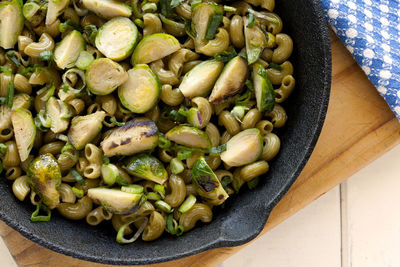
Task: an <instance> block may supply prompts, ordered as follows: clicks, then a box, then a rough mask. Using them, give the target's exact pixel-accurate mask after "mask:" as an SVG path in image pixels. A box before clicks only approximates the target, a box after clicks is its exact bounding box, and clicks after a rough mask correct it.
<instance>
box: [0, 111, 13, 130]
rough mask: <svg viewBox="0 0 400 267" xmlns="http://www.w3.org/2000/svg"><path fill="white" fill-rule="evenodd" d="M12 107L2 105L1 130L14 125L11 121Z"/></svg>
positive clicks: (0, 113)
mask: <svg viewBox="0 0 400 267" xmlns="http://www.w3.org/2000/svg"><path fill="white" fill-rule="evenodd" d="M11 114H12V112H11V109H10V108H9V107H7V106H6V105H1V106H0V131H3V130H5V129H7V128H8V127H10V126H12V123H11Z"/></svg>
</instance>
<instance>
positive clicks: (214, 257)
mask: <svg viewBox="0 0 400 267" xmlns="http://www.w3.org/2000/svg"><path fill="white" fill-rule="evenodd" d="M331 40H332V58H333V73H332V75H333V80H332V92H331V99H330V103H329V108H328V114H327V117H326V121H325V125H324V127H323V129H322V133H321V136H320V138H319V140H318V143H317V146H316V147H315V150H314V152H313V154H312V155H311V158H310V160H309V162H308V163H307V165H306V167H305V168H304V170H303V171H302V173H301V174H300V176H299V178H298V179H297V181H296V182H295V183H294V184H293V186H292V188H291V189H290V190H289V192H288V193H287V194H286V195H285V197H284V198H283V199H282V200H281V201H280V203H279V204H278V205H277V206H276V207H275V208H274V210H273V211H272V213H271V216H270V218H269V220H268V222H267V224H266V226H265V229H264V231H263V232H262V233H261V234H265V233H266V232H268V231H269V230H270V229H272V228H273V227H275V226H276V225H278V224H279V223H281V222H282V221H283V220H285V219H287V218H288V217H289V216H291V215H293V214H294V213H296V212H297V211H299V210H300V209H302V208H304V207H305V206H306V205H308V204H309V203H310V202H312V201H313V200H315V199H317V198H318V197H320V196H321V195H323V194H324V193H326V192H327V191H329V190H330V189H331V188H333V187H334V186H336V185H337V184H339V183H341V182H343V181H344V180H345V179H347V178H348V177H349V176H351V175H352V174H353V173H355V172H356V171H358V170H360V169H361V168H363V167H364V166H365V165H367V164H368V163H370V162H371V161H373V160H374V159H376V158H377V157H379V156H380V155H382V154H384V153H385V152H387V151H388V150H390V149H391V148H393V147H394V146H395V145H396V144H399V143H400V123H399V121H398V120H397V119H396V118H395V116H394V115H393V113H392V112H391V111H390V109H389V108H388V106H387V105H386V103H385V102H384V101H383V99H382V98H381V97H380V96H379V95H378V93H377V92H376V89H375V88H374V87H373V85H372V84H371V83H370V82H369V81H368V79H367V77H366V76H365V74H364V73H363V72H362V70H361V69H360V68H359V66H358V65H357V64H356V62H355V61H354V60H353V58H352V57H351V55H350V54H349V53H348V51H347V50H346V49H345V47H344V46H343V45H342V43H341V42H340V40H339V39H338V38H337V37H336V36H334V34H331ZM0 235H1V236H2V237H3V238H4V240H5V242H6V244H7V246H8V248H9V249H10V252H11V254H12V255H13V257H14V259H15V261H16V262H17V264H18V265H19V266H21V267H24V266H30V267H34V266H40V267H43V266H77V267H78V266H79V267H88V266H91V267H96V266H98V267H101V266H105V265H100V264H93V263H89V262H85V261H81V260H77V259H73V258H70V257H67V256H64V255H61V254H58V253H56V252H53V251H50V250H48V249H45V248H42V247H40V246H38V245H36V244H34V243H32V242H31V241H29V240H27V239H25V238H24V237H22V236H21V235H20V234H19V233H17V232H16V231H14V230H12V229H11V228H9V227H8V226H6V225H5V224H4V223H2V222H1V223H0ZM240 248H241V247H233V248H219V249H214V250H211V251H207V252H204V253H201V254H198V255H195V256H191V257H188V258H184V259H181V260H177V261H173V262H168V263H163V264H158V265H153V266H156V267H172V266H173V267H194V266H199V267H204V266H216V265H217V264H219V263H220V262H222V261H223V260H224V259H226V258H228V257H229V256H230V255H232V254H233V253H235V252H236V251H237V250H239V249H240Z"/></svg>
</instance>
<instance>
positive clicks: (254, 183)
mask: <svg viewBox="0 0 400 267" xmlns="http://www.w3.org/2000/svg"><path fill="white" fill-rule="evenodd" d="M259 182H260V178H259V177H256V178H254V179H253V180H251V181H248V182H247V187H248V188H249V189H250V190H253V189H254V188H256V187H257V185H258V183H259Z"/></svg>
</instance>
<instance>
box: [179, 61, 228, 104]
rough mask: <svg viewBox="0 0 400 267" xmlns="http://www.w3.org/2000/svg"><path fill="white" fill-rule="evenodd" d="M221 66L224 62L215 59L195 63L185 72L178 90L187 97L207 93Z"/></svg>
mask: <svg viewBox="0 0 400 267" xmlns="http://www.w3.org/2000/svg"><path fill="white" fill-rule="evenodd" d="M223 67H224V63H222V62H221V61H218V60H215V59H213V60H207V61H204V62H202V63H200V64H198V65H196V66H195V67H194V68H193V69H191V70H190V71H189V72H188V73H186V74H185V76H184V77H183V80H182V82H181V84H180V85H179V90H180V91H181V92H182V94H183V95H184V96H185V97H187V98H194V97H196V96H206V95H208V93H209V92H210V91H211V88H212V87H213V85H214V83H215V81H216V80H217V78H218V76H219V74H220V73H221V71H222V68H223Z"/></svg>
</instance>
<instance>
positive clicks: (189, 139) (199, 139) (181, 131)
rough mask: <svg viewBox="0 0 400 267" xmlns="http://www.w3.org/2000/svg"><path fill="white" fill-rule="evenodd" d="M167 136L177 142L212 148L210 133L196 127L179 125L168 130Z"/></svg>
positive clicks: (190, 145) (189, 145) (195, 146)
mask: <svg viewBox="0 0 400 267" xmlns="http://www.w3.org/2000/svg"><path fill="white" fill-rule="evenodd" d="M165 137H166V138H167V139H169V140H171V141H173V142H175V143H177V144H180V145H184V146H188V147H194V148H211V141H210V138H209V137H208V135H207V134H206V133H205V132H203V131H202V130H199V129H197V128H195V127H190V126H184V125H179V126H175V127H174V128H172V129H171V130H169V131H168V132H167V134H166V135H165Z"/></svg>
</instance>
